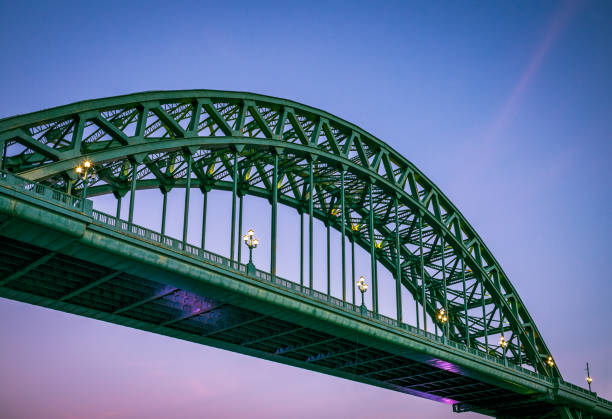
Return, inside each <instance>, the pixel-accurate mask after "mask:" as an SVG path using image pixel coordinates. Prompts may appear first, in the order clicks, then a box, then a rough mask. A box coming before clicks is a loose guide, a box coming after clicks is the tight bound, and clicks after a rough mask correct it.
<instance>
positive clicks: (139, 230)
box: [92, 210, 553, 383]
mask: <svg viewBox="0 0 612 419" xmlns="http://www.w3.org/2000/svg"><path fill="white" fill-rule="evenodd" d="M92 215H93V219H94V220H95V221H96V222H98V223H101V224H104V225H106V226H108V227H111V228H112V229H115V230H118V231H121V232H124V233H128V234H131V235H134V236H137V237H139V238H141V239H143V240H146V241H149V242H153V243H155V244H158V245H161V246H163V247H166V248H170V249H172V250H176V251H179V252H184V253H187V254H189V255H190V256H192V257H194V258H196V259H200V260H202V261H204V262H207V263H212V264H214V265H217V266H219V267H222V268H225V269H229V270H231V271H234V272H237V273H240V274H243V275H246V274H247V266H246V265H245V264H243V263H239V262H236V261H232V260H230V259H228V258H226V257H224V256H221V255H218V254H216V253H212V252H209V251H206V250H203V249H201V248H199V247H197V246H193V245H190V244H186V243H184V242H183V241H182V240H178V239H176V238H174V237H170V236H165V235H161V234H160V233H158V232H156V231H153V230H149V229H147V228H144V227H141V226H138V225H135V224H132V225H130V224H129V223H128V222H126V221H124V220H121V219H117V218H115V217H114V216H112V215H108V214H105V213H103V212H100V211H96V210H93V211H92ZM255 277H256V278H258V279H260V280H264V281H266V282H270V283H272V284H274V285H276V286H280V287H282V288H284V289H288V290H291V291H294V292H296V293H299V294H302V295H307V296H309V297H311V298H313V299H315V300H317V301H321V302H323V303H326V304H330V305H332V306H334V307H337V308H340V309H343V310H345V311H349V312H351V313H354V314H358V315H361V316H365V317H367V318H369V319H371V320H374V321H378V322H380V323H384V324H386V325H388V326H392V327H396V328H400V329H403V330H405V331H408V332H410V333H412V334H415V335H418V336H422V337H425V338H427V339H430V340H432V341H435V342H437V343H439V344H442V345H448V346H451V347H453V348H455V349H459V350H462V351H465V352H468V353H470V354H473V355H477V356H479V357H481V358H484V359H486V360H487V361H490V362H494V363H496V364H499V365H501V366H503V367H506V368H511V369H514V370H516V371H519V372H521V373H523V374H527V375H530V376H533V377H537V378H539V379H542V380H546V381H548V382H551V383H552V382H553V381H552V380H553V379H552V378H551V377H546V376H544V375H542V374H539V373H537V372H534V371H531V370H528V369H526V368H523V367H521V366H519V365H516V364H514V363H513V362H511V361H509V360H506V359H502V358H498V357H495V356H491V355H489V354H487V353H485V352H482V351H479V350H478V349H475V348H473V347H468V346H467V345H465V344H463V343H460V342H453V341H451V340H449V339H448V338H446V337H444V336H438V335H436V334H434V333H431V332H427V331H425V330H422V329H418V328H416V327H414V326H412V325H409V324H406V323H402V322H398V321H397V320H396V319H393V318H391V317H387V316H385V315H383V314H380V313H374V312H373V311H370V310H368V309H366V308H363V307H361V306H358V305H355V304H352V303H349V302H347V301H343V300H341V299H339V298H336V297H333V296H330V295H327V294H325V293H322V292H319V291H317V290H314V289H311V288H308V287H304V286H302V285H300V284H298V283H295V282H292V281H289V280H287V279H284V278H281V277H279V276H273V275H271V274H270V273H268V272H265V271H262V270H259V269H256V270H255Z"/></svg>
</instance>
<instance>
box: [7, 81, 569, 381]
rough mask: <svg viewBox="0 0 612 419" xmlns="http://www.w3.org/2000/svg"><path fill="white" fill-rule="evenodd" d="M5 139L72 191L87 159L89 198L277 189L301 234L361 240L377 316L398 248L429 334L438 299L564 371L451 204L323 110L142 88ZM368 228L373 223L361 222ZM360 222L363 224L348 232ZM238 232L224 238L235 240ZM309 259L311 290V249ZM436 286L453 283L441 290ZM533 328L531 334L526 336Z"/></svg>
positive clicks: (24, 119)
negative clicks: (302, 221) (317, 224)
mask: <svg viewBox="0 0 612 419" xmlns="http://www.w3.org/2000/svg"><path fill="white" fill-rule="evenodd" d="M0 142H2V143H3V148H4V146H6V158H5V161H3V164H4V166H5V167H6V168H7V169H8V170H10V171H12V172H14V173H18V174H20V175H21V176H24V177H26V178H28V179H32V180H38V181H42V182H44V183H45V184H48V185H53V186H54V187H56V188H60V189H64V190H67V189H68V188H69V185H74V186H73V187H74V191H76V193H78V191H80V190H82V186H83V184H82V182H81V181H80V180H79V179H77V178H76V176H75V174H74V173H73V169H74V167H75V166H76V165H77V163H79V162H81V161H82V160H83V159H84V158H86V157H87V158H89V159H91V160H92V161H93V162H94V164H95V169H96V175H97V177H96V178H94V179H92V181H91V185H90V189H89V193H90V194H91V195H97V194H103V193H111V192H112V193H114V194H115V195H116V196H120V195H122V194H125V193H126V192H127V191H130V192H132V189H143V188H160V189H162V190H169V189H171V188H174V187H188V186H189V187H200V188H201V189H202V190H209V189H210V188H218V189H225V190H232V187H230V188H228V183H229V184H230V185H231V186H235V188H239V189H240V193H241V194H245V193H246V194H252V195H256V196H261V197H265V198H267V199H270V200H273V199H274V196H275V195H277V198H278V202H279V203H281V204H284V205H290V206H293V207H295V208H296V209H297V210H298V211H304V210H305V209H307V210H308V212H309V216H310V219H309V233H310V235H309V238H312V227H311V225H312V218H313V217H316V218H318V219H321V220H322V221H324V222H326V223H329V225H330V226H331V227H332V228H335V229H337V230H338V231H340V232H342V231H343V230H346V231H347V232H348V234H349V235H351V236H352V237H351V238H352V239H353V241H354V242H355V243H357V244H358V245H360V246H361V247H363V248H364V249H366V250H368V251H369V252H370V253H371V254H372V265H373V269H372V278H371V282H372V286H373V289H372V296H373V300H374V309H375V310H377V309H378V301H377V299H378V298H377V297H378V294H379V293H378V286H377V285H378V284H377V279H378V278H377V274H376V265H377V264H378V263H380V264H382V265H383V266H385V267H386V268H387V269H389V270H390V271H391V272H394V271H397V263H396V261H395V259H396V257H394V254H396V253H399V254H400V256H401V264H400V269H401V273H400V277H401V278H400V281H401V284H402V286H403V287H405V288H406V289H407V290H408V291H409V292H410V293H411V294H412V295H413V297H414V299H415V300H416V301H418V304H420V306H421V307H422V310H423V316H421V317H422V318H421V320H422V323H423V326H424V327H426V325H427V318H428V317H429V318H431V319H434V318H435V307H437V306H443V305H445V303H444V301H445V299H446V300H448V301H449V303H448V308H449V313H450V314H451V316H450V318H451V319H452V321H451V322H449V325H448V330H447V334H448V338H449V339H451V340H453V341H459V342H464V343H467V342H468V341H469V342H470V343H471V345H472V346H473V347H475V348H477V349H480V350H483V351H486V352H491V351H492V352H493V353H495V354H496V355H497V356H499V357H500V358H503V357H504V356H505V354H506V353H507V358H508V359H509V361H510V362H515V363H516V362H518V360H519V358H520V359H521V361H522V362H523V363H524V364H529V365H531V366H533V368H535V369H536V370H537V371H539V372H541V373H544V374H552V375H553V376H559V371H558V369H557V368H556V366H555V367H554V368H553V369H552V370H551V369H550V368H548V367H547V365H546V364H545V362H544V361H545V359H547V357H548V356H549V355H551V353H550V351H549V349H548V347H547V345H546V344H545V342H544V340H543V338H542V336H541V334H540V333H539V332H538V330H537V328H536V326H535V322H534V321H533V319H532V318H531V316H530V315H529V313H528V311H527V309H526V308H525V306H524V304H523V303H522V301H521V300H520V297H519V296H518V295H517V293H516V291H515V289H514V287H513V286H512V284H511V283H510V281H509V280H508V278H507V276H506V275H505V273H504V272H503V270H502V269H501V267H500V266H499V264H498V263H497V261H496V260H495V258H494V257H493V255H492V254H491V253H490V251H489V250H488V249H487V247H486V246H485V244H484V242H483V241H482V240H481V239H480V237H479V236H478V234H477V233H476V232H475V231H474V229H473V228H472V227H471V226H470V224H469V223H468V222H467V220H465V218H464V217H463V216H462V215H461V213H460V212H459V211H458V210H457V209H456V208H455V206H454V205H453V204H452V203H451V202H450V201H449V200H448V199H447V198H446V197H445V196H444V194H443V193H442V192H441V191H440V190H439V189H438V188H437V187H436V186H435V185H434V184H433V183H432V182H431V181H430V180H429V179H428V178H427V177H426V176H425V175H424V174H423V173H422V172H420V171H419V170H418V169H417V168H416V167H414V165H412V164H411V163H410V162H409V161H408V160H407V159H406V158H404V157H403V156H401V155H400V154H399V153H397V152H396V151H394V150H393V149H392V148H391V147H389V146H388V145H387V144H385V143H383V142H382V141H380V140H378V139H377V138H376V137H374V136H373V135H371V134H370V133H368V132H366V131H364V130H362V129H360V128H359V127H357V126H355V125H353V124H351V123H349V122H346V121H344V120H342V119H341V118H338V117H336V116H334V115H331V114H329V113H327V112H324V111H321V110H318V109H316V108H312V107H309V106H305V105H302V104H299V103H296V102H293V101H289V100H285V99H278V98H273V97H268V96H263V95H257V94H251V93H242V92H220V91H208V90H194V91H172V92H145V93H137V94H133V95H126V96H119V97H114V98H106V99H98V100H91V101H85V102H79V103H75V104H71V105H66V106H61V107H57V108H53V109H49V110H45V111H40V112H35V113H31V114H26V115H20V116H16V117H11V118H6V119H3V120H0ZM185 155H193V166H194V167H193V170H194V173H195V175H196V177H195V178H193V179H191V176H189V178H188V179H187V182H186V172H187V171H188V167H187V166H188V165H189V160H190V159H189V158H185ZM274 156H276V157H274ZM234 158H235V159H234ZM275 158H277V159H278V164H279V166H280V167H282V170H281V173H280V175H279V179H280V182H281V184H280V185H279V187H278V188H276V187H271V183H272V181H273V180H274V179H272V178H273V176H274V170H273V169H272V167H273V161H274V159H275ZM130 165H132V167H133V171H134V172H133V174H132V176H131V179H129V178H130V176H127V172H128V168H129V166H130ZM237 166H239V167H240V168H242V170H244V172H245V173H247V172H249V173H250V172H253V174H252V175H251V176H250V178H249V179H248V180H247V179H244V177H241V179H240V182H237V179H236V180H233V179H232V177H233V176H232V175H233V174H234V173H237V169H238V167H237ZM309 170H310V171H311V172H309ZM315 172H316V173H315ZM338 172H342V173H345V174H346V180H345V182H346V185H345V188H342V190H344V189H346V190H347V191H348V193H347V194H346V198H345V201H346V202H345V203H344V204H345V206H346V214H345V213H344V211H343V212H342V215H343V217H337V216H336V215H331V212H332V211H333V209H334V206H335V205H337V200H338V199H339V195H340V194H339V189H341V185H340V183H341V179H340V175H339V173H338ZM129 180H132V182H131V183H130V182H129ZM232 183H233V184H232ZM236 183H239V185H236ZM187 184H189V185H187ZM306 185H308V187H307V188H306ZM235 188H234V191H235ZM236 192H237V191H236ZM368 192H370V195H371V198H372V206H371V207H369V205H368V204H369V202H368V199H369V197H368ZM134 196H135V191H134V192H133V193H131V199H130V217H129V221H130V222H131V221H132V219H131V216H132V213H133V202H134V199H133V198H134ZM396 197H397V201H398V213H399V225H398V226H397V227H388V225H392V224H393V223H394V220H393V212H394V210H395V209H394V206H395V199H396ZM364 200H365V202H364ZM364 204H365V205H364ZM234 207H235V206H234ZM368 207H369V211H365V212H364V208H368ZM233 209H234V210H235V208H233ZM234 212H235V211H234ZM369 217H370V218H371V219H368V218H369ZM343 220H344V222H343ZM415 220H418V222H417V223H418V225H419V229H418V234H415V228H414V227H415V225H414V224H415ZM273 224H275V223H273ZM366 224H367V226H368V228H364V226H365V225H366ZM234 225H235V220H234V222H233V223H232V226H234ZM356 225H359V227H358V229H357V230H353V229H351V226H356ZM232 228H234V227H232ZM394 228H396V229H398V230H399V234H400V245H399V246H400V247H399V249H398V247H397V240H393V239H390V238H391V237H393V235H394V231H393V229H394ZM440 237H444V239H445V240H444V242H445V243H448V245H449V246H450V249H449V251H448V254H446V252H445V250H444V249H442V250H441V249H440V247H441V246H440ZM234 238H235V234H232V239H231V241H232V242H233V241H234ZM311 243H312V242H311ZM232 244H233V243H232ZM379 244H380V247H378V246H379ZM416 249H422V252H421V251H420V250H416ZM442 253H445V256H446V257H447V263H446V265H449V266H458V265H457V263H456V262H458V261H461V263H460V265H461V266H463V265H465V271H464V270H463V269H462V270H461V272H459V271H458V270H451V269H450V268H449V267H448V266H444V267H442V266H441V254H442ZM231 254H232V255H233V254H234V246H233V245H232V247H231ZM309 262H310V266H309V271H310V272H309V285H310V286H311V287H312V275H313V273H312V244H309ZM395 275H397V273H396V274H395ZM464 277H465V282H466V286H465V292H464V291H463V289H462V285H463V284H462V281H463V278H464ZM353 279H354V278H353ZM444 281H446V282H447V283H448V289H447V290H446V292H444V290H443V287H444V284H443V283H444ZM479 288H481V289H482V291H481V290H480V289H479ZM487 294H488V295H490V297H487V296H486V295H487ZM512 301H514V303H512ZM512 304H516V310H513V309H512ZM474 305H482V306H483V307H484V308H485V318H481V317H480V316H477V315H471V313H469V312H468V313H467V315H464V316H458V315H455V313H457V312H459V311H465V307H466V306H467V307H468V308H469V307H472V306H474ZM398 311H399V309H398ZM500 313H503V318H504V319H506V320H507V321H508V322H509V327H508V328H509V329H511V330H512V333H513V334H514V335H515V336H517V339H516V340H515V341H513V342H511V343H510V344H509V346H508V348H506V349H505V350H504V349H503V348H500V347H498V346H495V345H489V343H491V342H495V341H497V336H498V335H499V334H500V332H501V329H502V325H501V324H500V320H499V319H500V318H502V314H500ZM434 324H435V322H434ZM485 328H486V329H487V330H486V331H485ZM530 333H531V334H532V335H533V337H534V339H529V338H528V335H529V334H530ZM489 335H490V337H491V338H490V339H489ZM519 339H520V342H522V346H521V345H519V344H518V341H519Z"/></svg>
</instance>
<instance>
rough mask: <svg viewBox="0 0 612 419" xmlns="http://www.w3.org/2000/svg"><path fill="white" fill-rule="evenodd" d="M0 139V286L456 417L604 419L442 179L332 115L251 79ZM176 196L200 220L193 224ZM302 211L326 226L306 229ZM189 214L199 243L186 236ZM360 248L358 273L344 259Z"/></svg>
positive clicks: (42, 116) (138, 99)
mask: <svg viewBox="0 0 612 419" xmlns="http://www.w3.org/2000/svg"><path fill="white" fill-rule="evenodd" d="M0 146H1V147H2V152H3V154H2V167H1V170H0V236H1V240H0V258H1V262H2V263H0V296H2V297H5V298H10V299H14V300H18V301H23V302H27V303H30V304H36V305H40V306H44V307H49V308H53V309H56V310H62V311H65V312H69V313H74V314H77V315H81V316H87V317H91V318H95V319H100V320H103V321H107V322H112V323H116V324H120V325H124V326H129V327H133V328H138V329H142V330H147V331H150V332H153V333H158V334H162V335H167V336H172V337H175V338H179V339H184V340H188V341H192V342H196V343H200V344H204V345H209V346H213V347H217V348H222V349H226V350H230V351H235V352H239V353H242V354H247V355H251V356H255V357H259V358H263V359H267V360H271V361H275V362H279V363H283V364H288V365H292V366H297V367H300V368H305V369H309V370H313V371H317V372H320V373H324V374H329V375H333V376H337V377H343V378H346V379H349V380H355V381H359V382H362V383H366V384H371V385H375V386H379V387H383V388H387V389H390V390H395V391H399V392H403V393H407V394H411V395H415V396H419V397H424V398H427V399H431V400H435V401H439V402H443V403H447V404H450V405H452V409H453V411H455V412H464V411H475V412H479V413H483V414H486V415H492V416H496V417H565V418H582V417H612V403H611V402H609V401H607V400H605V399H603V398H601V397H598V396H597V394H596V393H594V392H590V391H588V390H586V389H583V388H581V387H578V386H576V385H573V384H571V383H568V382H566V381H564V380H563V378H562V376H561V373H560V371H559V369H558V366H557V364H556V362H555V358H554V354H553V352H552V351H551V350H550V349H549V348H548V346H547V345H546V343H545V341H544V338H543V337H542V335H541V334H540V332H539V331H538V328H537V326H536V324H535V322H534V320H533V318H532V317H531V316H530V314H529V312H528V311H527V308H526V307H525V305H524V304H523V302H522V300H521V298H520V296H519V295H518V294H517V292H516V290H515V289H514V287H513V286H512V284H511V282H510V281H509V279H508V277H507V276H506V274H505V273H504V271H503V270H502V268H501V267H500V265H499V263H498V262H497V260H496V259H495V258H494V256H493V255H492V254H491V252H490V251H489V249H488V248H487V247H486V245H485V244H484V242H483V241H482V239H481V238H480V237H479V235H478V234H477V233H476V231H475V230H474V229H473V228H472V227H471V226H470V224H469V223H468V221H467V220H466V219H465V218H464V217H463V216H462V215H461V213H460V212H459V211H458V209H457V208H456V207H455V206H454V205H453V204H452V203H451V202H450V201H449V199H448V198H447V197H446V196H445V195H444V194H443V193H442V191H440V190H439V189H438V187H437V186H436V185H434V184H433V183H432V182H431V181H430V180H429V179H428V178H427V177H426V176H425V175H424V174H423V173H422V172H421V171H420V170H419V169H418V168H416V167H415V166H414V165H413V164H411V163H410V162H409V161H408V160H407V159H406V158H405V157H403V156H402V155H400V154H399V153H397V152H396V151H395V150H393V149H392V148H391V147H390V146H389V145H387V144H385V143H384V142H382V141H380V140H379V139H377V138H376V137H375V136H373V135H372V134H370V133H368V132H366V131H364V130H362V129H361V128H359V127H357V126H355V125H353V124H351V123H349V122H347V121H344V120H343V119H341V118H338V117H336V116H334V115H331V114H329V113H327V112H324V111H321V110H319V109H315V108H312V107H309V106H305V105H302V104H299V103H296V102H293V101H289V100H284V99H278V98H273V97H268V96H263V95H257V94H251V93H241V92H223V91H212V90H192V91H168V92H144V93H137V94H131V95H126V96H118V97H113V98H105V99H97V100H90V101H85V102H78V103H74V104H70V105H66V106H60V107H56V108H52V109H48V110H44V111H40V112H34V113H30V114H25V115H19V116H14V117H10V118H6V119H2V120H0ZM76 168H78V170H75V169H76ZM147 189H148V190H158V191H159V195H158V196H159V198H160V200H161V201H162V203H161V206H162V215H161V220H160V224H161V228H160V229H157V230H153V229H149V228H145V227H144V226H142V225H141V224H139V222H138V220H136V219H135V215H134V213H135V212H134V208H135V200H136V196H137V191H143V190H147ZM177 189H184V203H183V202H181V205H182V208H183V211H182V214H180V216H179V218H182V220H183V223H182V235H181V234H178V235H177V236H179V237H173V236H172V235H170V234H167V231H166V230H167V229H166V224H167V219H168V215H170V217H173V216H174V217H173V219H174V218H176V214H167V212H168V211H167V208H168V197H169V195H170V192H171V191H172V190H177ZM211 191H225V193H226V194H229V195H231V222H230V226H231V227H230V229H229V231H228V232H227V236H226V237H227V244H226V245H227V247H228V250H229V251H228V252H227V254H226V255H219V254H216V253H213V252H211V251H210V250H209V249H208V248H207V246H206V230H207V218H210V217H208V216H209V215H210V214H211V213H214V212H215V203H214V202H212V200H211V202H210V203H209V202H208V196H209V194H210V193H211ZM195 194H201V195H202V196H201V202H202V208H201V214H202V219H201V222H200V223H199V224H197V225H196V226H195V227H194V225H193V221H192V220H193V213H192V214H191V216H190V214H189V211H190V209H191V208H192V206H193V205H190V199H192V202H193V199H194V198H193V197H194V195H195ZM103 196H106V197H107V198H110V199H114V200H115V201H116V202H115V204H116V211H113V212H114V213H113V214H109V213H105V212H102V211H99V210H97V209H95V208H94V204H95V203H97V202H98V201H97V199H99V198H100V197H103ZM128 197H129V207H128V210H127V214H128V215H127V217H122V208H121V205H122V202H123V201H124V200H127V198H128ZM245 197H255V198H259V199H263V200H267V201H268V202H269V205H270V211H269V216H270V218H269V224H268V225H269V228H270V236H269V237H270V240H269V243H267V244H266V246H264V244H263V243H262V246H260V247H259V248H258V249H256V251H258V252H261V251H268V252H269V266H266V267H263V266H258V267H256V266H255V265H254V264H253V262H252V261H251V260H249V262H248V263H244V262H246V255H245V254H244V253H246V252H244V253H243V250H242V248H243V246H241V242H242V239H243V236H244V235H245V231H244V229H243V200H244V198H245ZM91 198H93V199H91ZM279 205H281V206H284V207H288V208H291V209H293V210H294V213H295V214H296V220H298V219H299V230H296V231H299V234H297V235H295V237H293V236H291V237H287V234H279V228H278V212H279ZM125 210H126V208H125V207H124V208H123V212H126V211H125ZM192 212H193V210H192ZM228 215H229V214H228ZM213 216H215V214H213ZM266 216H267V215H266ZM190 222H191V226H190V224H189V223H190ZM296 222H297V221H296ZM315 223H318V224H317V225H319V224H320V225H322V226H323V228H324V231H325V232H326V235H325V240H322V241H317V240H315V237H314V236H315V234H314V231H315ZM208 228H209V229H210V225H209V226H208ZM194 229H197V230H198V231H197V235H198V236H201V240H200V241H199V242H198V243H194V242H193V240H191V241H190V240H188V238H189V237H188V236H189V233H190V232H192V233H193V232H194ZM331 232H333V233H334V235H338V236H337V237H339V238H340V242H339V243H332V242H331V240H330V237H331ZM281 233H282V232H281ZM191 235H192V236H193V234H191ZM246 236H247V237H246V239H247V240H250V239H249V237H250V236H249V235H248V234H247V235H246ZM334 237H336V236H334ZM250 238H251V239H252V237H250ZM216 239H217V240H219V239H218V238H216ZM281 240H296V241H297V242H298V243H299V248H300V251H299V254H300V257H299V261H298V260H296V261H295V263H294V265H295V266H296V269H295V273H294V274H293V276H292V277H288V278H283V277H281V275H279V273H278V269H277V265H278V263H277V262H278V250H279V249H278V247H279V245H278V243H279V242H280V241H281ZM318 249H325V254H326V257H325V258H323V259H324V260H319V259H320V258H316V257H315V251H316V250H318ZM359 252H367V253H366V254H367V255H368V259H369V260H368V265H369V270H368V272H356V262H355V254H356V253H359ZM332 256H334V257H335V258H336V260H335V261H334V262H333V263H336V264H337V265H338V266H339V269H338V274H335V273H334V274H332V270H331V268H330V266H331V264H332V260H331V259H332ZM338 258H339V259H340V260H339V261H338V260H337V259H338ZM264 268H265V269H264ZM319 268H321V269H319ZM320 272H325V274H324V275H323V276H324V278H322V280H323V284H324V285H323V287H319V288H321V289H317V287H316V286H315V283H318V282H321V281H319V280H320V279H321V278H317V277H318V276H320ZM385 272H386V274H387V279H388V278H391V279H390V280H388V281H386V282H385V278H386V277H385ZM360 275H364V276H365V277H366V278H365V283H367V284H368V285H369V288H368V290H367V291H365V287H362V288H361V289H360V288H359V287H358V286H357V284H356V278H357V277H358V276H360ZM387 282H388V283H387ZM361 284H362V285H363V282H362V283H361ZM385 284H386V286H387V287H390V289H392V292H384V291H383V289H384V287H385ZM362 290H363V291H364V293H365V294H364V293H362V292H361V291H362ZM360 294H361V295H360ZM364 295H365V296H366V297H367V298H366V299H365V300H364V299H361V298H362V297H363V296H364ZM383 312H385V313H387V315H385V314H383ZM389 312H392V313H394V314H393V315H388V313H389Z"/></svg>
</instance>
